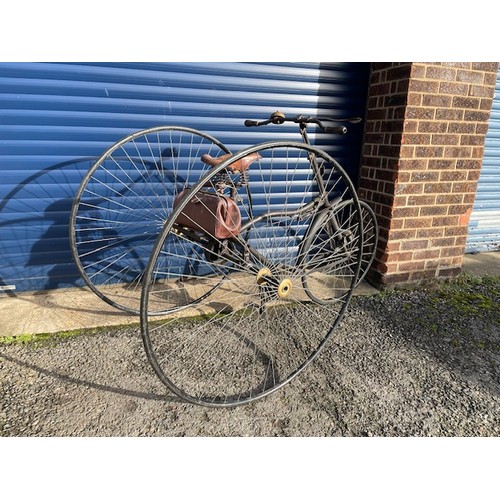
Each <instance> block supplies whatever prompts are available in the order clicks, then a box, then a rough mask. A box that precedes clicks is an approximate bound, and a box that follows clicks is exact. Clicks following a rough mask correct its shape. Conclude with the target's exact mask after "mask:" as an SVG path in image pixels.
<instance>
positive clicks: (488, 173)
mask: <svg viewBox="0 0 500 500" xmlns="http://www.w3.org/2000/svg"><path fill="white" fill-rule="evenodd" d="M495 250H500V71H499V72H498V76H497V82H496V85H495V95H494V98H493V106H492V109H491V117H490V122H489V126H488V132H487V134H486V141H485V145H484V159H483V165H482V167H481V175H480V177H479V181H478V187H477V193H476V198H475V201H474V207H473V210H472V214H471V217H470V222H469V235H468V238H467V245H466V250H465V251H466V252H468V253H473V252H488V251H495Z"/></svg>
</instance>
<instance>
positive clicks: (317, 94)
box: [0, 63, 369, 291]
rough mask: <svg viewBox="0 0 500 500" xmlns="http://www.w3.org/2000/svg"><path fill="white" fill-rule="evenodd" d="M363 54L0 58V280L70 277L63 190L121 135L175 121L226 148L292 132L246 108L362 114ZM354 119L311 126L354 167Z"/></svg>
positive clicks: (67, 195) (44, 285)
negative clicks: (248, 58) (342, 58)
mask: <svg viewBox="0 0 500 500" xmlns="http://www.w3.org/2000/svg"><path fill="white" fill-rule="evenodd" d="M368 70H369V65H368V64H365V63H352V64H351V63H337V64H335V63H265V64H264V63H99V64H97V63H96V64H91V63H86V64H83V63H75V64H68V63H64V64H59V63H57V64H56V63H53V64H52V63H51V64H49V63H2V64H0V175H1V179H2V182H1V183H0V255H1V262H0V286H1V287H2V288H3V289H4V290H5V289H14V290H16V291H26V290H43V289H52V288H60V287H65V286H80V285H81V284H82V281H81V279H80V278H79V276H78V273H77V270H76V267H75V266H74V265H73V262H72V259H71V255H70V250H69V240H68V216H69V210H70V207H71V202H72V199H73V197H74V193H75V191H76V189H77V187H78V185H79V183H80V181H81V179H82V177H83V175H84V173H85V172H86V171H87V170H88V169H89V168H90V166H91V165H92V163H93V161H94V160H95V159H96V158H97V157H98V156H99V155H100V154H101V153H102V152H103V151H104V150H105V149H107V148H108V147H109V146H110V145H112V144H113V143H114V142H115V141H117V140H118V139H120V138H122V137H123V136H125V135H127V134H129V133H131V132H133V131H136V130H138V129H143V128H147V127H151V126H155V125H180V126H187V127H192V128H195V129H199V130H203V131H205V132H208V133H209V134H211V135H213V136H215V137H216V138H218V139H219V140H220V141H222V142H223V143H224V144H226V145H227V146H228V147H229V148H230V149H231V150H232V151H237V150H239V149H242V148H244V147H247V146H250V145H252V144H255V143H258V142H264V141H269V140H274V139H283V140H297V141H298V140H300V137H299V135H298V133H297V129H296V128H295V127H293V126H282V127H265V128H262V129H258V130H256V129H247V128H245V127H244V125H243V122H244V120H245V119H246V118H256V119H260V118H264V117H266V116H268V115H269V114H270V113H271V112H273V111H275V110H276V109H279V110H281V111H284V112H285V113H287V114H300V113H304V114H313V115H324V116H329V117H341V116H352V115H361V116H362V115H363V114H364V109H365V103H366V89H367V80H368ZM361 134H362V126H359V127H354V128H353V130H352V131H351V133H350V134H348V135H347V136H344V137H337V136H329V135H326V134H313V135H312V139H313V141H314V142H315V144H317V145H319V146H321V147H323V148H325V149H326V150H327V151H328V152H329V153H330V154H331V155H332V156H334V157H335V158H336V159H337V160H338V161H339V162H340V163H341V164H342V165H343V166H345V167H346V168H347V170H348V171H349V173H350V175H351V176H352V177H353V178H354V179H356V177H357V171H358V167H359V155H360V147H361Z"/></svg>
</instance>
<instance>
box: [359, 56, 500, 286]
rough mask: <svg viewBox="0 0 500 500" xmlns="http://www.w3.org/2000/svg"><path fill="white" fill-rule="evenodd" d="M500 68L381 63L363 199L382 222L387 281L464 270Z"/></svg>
mask: <svg viewBox="0 0 500 500" xmlns="http://www.w3.org/2000/svg"><path fill="white" fill-rule="evenodd" d="M497 68H498V64H497V63H374V64H373V65H372V72H371V81H370V87H369V95H368V108H367V113H366V123H365V137H364V146H363V156H362V166H361V170H360V185H359V195H360V198H361V199H363V200H365V201H367V202H368V203H369V204H370V205H371V206H372V208H373V209H374V211H375V213H376V214H377V218H378V221H379V225H380V241H379V246H378V249H377V256H376V260H375V262H374V265H373V266H372V270H371V272H370V274H369V278H370V279H371V281H373V282H376V283H378V284H381V285H397V284H398V283H403V282H418V281H421V280H426V279H431V278H440V277H450V276H453V275H454V274H456V273H458V272H459V271H460V268H461V265H462V258H463V255H464V251H465V242H466V236H467V229H468V222H469V216H470V212H471V210H472V203H473V201H474V195H475V192H476V188H477V180H478V178H479V172H480V168H481V163H482V157H483V151H484V137H485V134H486V131H487V129H488V119H489V115H490V109H491V105H492V98H493V92H494V85H495V81H496V74H497Z"/></svg>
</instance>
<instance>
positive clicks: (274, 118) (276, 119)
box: [245, 111, 361, 135]
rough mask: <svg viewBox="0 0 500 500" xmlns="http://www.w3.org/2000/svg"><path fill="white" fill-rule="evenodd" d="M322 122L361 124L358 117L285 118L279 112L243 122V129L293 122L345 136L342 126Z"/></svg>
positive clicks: (345, 130) (345, 131)
mask: <svg viewBox="0 0 500 500" xmlns="http://www.w3.org/2000/svg"><path fill="white" fill-rule="evenodd" d="M324 121H331V122H349V123H359V122H361V118H359V117H352V118H336V119H333V118H321V119H319V118H317V117H314V116H305V115H297V116H294V117H293V118H287V117H286V116H285V114H284V113H282V112H281V111H276V112H274V113H273V114H272V115H271V116H270V117H269V118H268V119H267V120H263V121H260V122H259V121H256V120H245V127H260V126H262V125H269V124H270V123H273V124H275V125H281V124H283V123H285V122H293V123H298V124H300V126H301V127H306V126H307V124H308V123H314V124H315V125H317V126H318V127H319V128H320V129H321V130H323V131H324V132H327V133H329V134H340V135H343V134H346V133H347V128H346V127H344V126H343V125H337V126H334V127H327V126H326V125H324V124H323V122H324Z"/></svg>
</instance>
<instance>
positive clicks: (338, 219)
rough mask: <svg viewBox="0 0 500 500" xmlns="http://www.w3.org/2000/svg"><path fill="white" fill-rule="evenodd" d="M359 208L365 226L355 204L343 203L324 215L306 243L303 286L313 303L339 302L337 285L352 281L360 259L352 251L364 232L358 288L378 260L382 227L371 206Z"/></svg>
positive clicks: (361, 202)
mask: <svg viewBox="0 0 500 500" xmlns="http://www.w3.org/2000/svg"><path fill="white" fill-rule="evenodd" d="M359 205H360V208H361V218H362V221H363V224H362V225H360V224H358V223H357V210H356V206H355V204H354V202H353V201H352V200H347V201H342V202H340V203H338V204H336V205H335V206H334V207H332V210H330V211H324V212H323V213H322V216H321V217H318V218H317V219H316V223H315V224H314V226H312V227H311V230H310V231H309V234H308V236H307V238H305V239H304V242H303V246H302V252H301V254H302V256H303V259H304V260H303V267H304V268H305V269H307V272H305V273H304V275H303V277H302V281H303V283H302V284H303V286H304V290H305V292H306V293H307V295H308V296H309V297H310V298H311V300H314V301H316V302H320V303H328V302H329V301H331V300H336V297H335V293H334V292H335V288H336V287H335V286H334V283H335V282H339V280H341V279H347V280H348V279H349V277H350V276H351V273H352V269H353V268H354V267H355V266H356V265H357V258H358V256H357V254H356V252H354V251H351V250H349V249H350V248H352V246H353V245H354V247H355V246H356V245H357V242H358V238H359V235H358V232H359V231H361V230H362V231H363V249H362V252H361V266H360V272H359V275H358V279H357V283H356V286H357V285H358V284H359V283H360V282H361V280H362V279H363V278H364V277H365V276H366V273H367V272H368V270H369V268H370V266H371V264H372V262H373V259H374V258H375V252H376V249H377V241H378V225H377V220H376V217H375V214H374V212H373V210H372V209H371V208H370V206H369V205H368V204H367V203H365V202H363V201H360V202H359ZM337 228H338V229H337ZM332 271H335V272H332ZM343 272H345V274H343ZM332 285H333V286H332Z"/></svg>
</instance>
